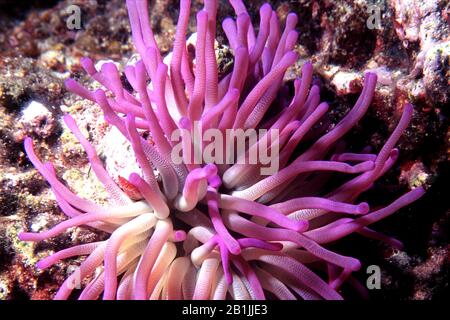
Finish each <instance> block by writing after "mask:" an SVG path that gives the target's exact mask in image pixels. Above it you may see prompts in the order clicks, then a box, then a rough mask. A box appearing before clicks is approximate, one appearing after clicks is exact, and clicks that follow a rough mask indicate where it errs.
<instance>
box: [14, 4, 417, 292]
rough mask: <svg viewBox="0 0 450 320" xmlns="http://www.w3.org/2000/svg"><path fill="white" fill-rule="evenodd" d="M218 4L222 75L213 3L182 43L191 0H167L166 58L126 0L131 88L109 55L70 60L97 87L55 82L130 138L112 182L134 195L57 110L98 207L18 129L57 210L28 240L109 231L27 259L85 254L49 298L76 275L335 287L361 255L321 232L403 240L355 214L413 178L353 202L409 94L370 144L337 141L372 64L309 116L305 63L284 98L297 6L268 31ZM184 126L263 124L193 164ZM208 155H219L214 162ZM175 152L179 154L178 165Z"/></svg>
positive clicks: (118, 285) (385, 153) (89, 288)
mask: <svg viewBox="0 0 450 320" xmlns="http://www.w3.org/2000/svg"><path fill="white" fill-rule="evenodd" d="M229 2H230V4H231V5H232V7H233V8H234V11H235V13H236V16H237V18H236V19H232V18H227V19H225V20H224V21H223V24H222V27H223V30H224V32H225V34H226V36H227V38H228V44H229V48H230V51H231V52H232V54H233V56H234V64H233V68H232V70H231V71H229V72H228V73H225V74H221V75H219V72H218V66H217V60H216V37H215V34H216V11H217V0H205V4H204V8H203V10H201V11H200V12H198V14H197V32H196V34H195V37H192V38H191V40H192V41H191V42H195V45H194V46H188V45H187V40H186V33H187V27H188V20H189V14H190V0H181V1H180V13H179V18H178V25H177V29H176V35H175V41H174V44H173V51H172V52H171V53H170V54H169V55H167V56H166V57H163V56H162V55H161V53H160V51H159V49H158V45H157V43H156V41H155V38H154V35H153V32H152V30H151V28H150V21H149V14H148V4H147V1H143V0H127V7H128V14H129V18H130V23H131V28H132V37H133V42H134V45H135V47H136V49H137V51H138V53H139V55H140V60H139V61H137V62H136V63H135V64H134V65H129V66H127V67H126V68H125V71H124V73H125V76H126V80H127V81H128V83H129V84H130V85H131V87H132V89H128V87H127V86H124V83H123V81H122V77H121V73H120V72H119V70H118V68H117V67H116V65H115V64H114V63H104V64H103V65H102V66H101V70H97V68H96V66H95V64H94V62H93V61H92V60H91V59H89V58H84V59H82V61H81V64H82V67H83V68H84V70H85V71H86V72H87V73H88V74H89V75H90V76H91V77H92V78H93V79H95V80H96V81H97V82H99V83H100V84H101V85H102V86H103V89H98V90H96V91H95V92H92V91H89V90H88V89H86V88H85V87H83V86H82V85H81V84H79V83H78V82H76V81H75V80H73V79H68V80H67V81H66V87H67V89H68V90H70V91H71V92H74V93H76V94H78V95H79V96H81V97H82V98H84V99H88V100H91V101H93V102H95V103H97V104H98V105H99V106H100V107H101V108H102V111H103V114H104V118H105V120H106V122H107V123H108V124H110V125H111V126H114V127H116V128H117V129H118V130H119V131H120V132H121V134H122V135H123V136H125V137H126V138H127V140H128V141H129V142H130V144H131V146H132V149H133V151H134V154H135V157H136V161H137V163H138V164H139V167H140V169H141V172H136V173H132V174H131V175H130V176H129V177H128V179H127V180H126V182H127V183H128V184H129V185H130V186H131V187H132V188H134V191H135V193H136V194H138V195H139V197H138V198H139V199H138V200H136V199H134V200H133V199H132V198H131V197H130V196H129V195H128V194H127V192H125V191H124V190H123V189H122V188H121V187H120V186H119V185H118V184H117V183H116V181H115V180H114V179H112V178H111V177H110V175H109V174H108V172H107V171H106V170H105V168H104V166H103V164H102V161H101V159H100V158H99V156H98V155H97V153H96V151H95V150H94V148H93V146H92V145H91V144H90V142H89V141H88V139H86V137H84V136H83V134H82V133H81V131H80V129H79V128H78V127H77V125H76V123H75V121H74V119H73V118H72V117H71V116H70V115H66V116H65V117H64V120H65V123H66V124H67V126H68V128H69V129H70V130H71V131H72V132H73V134H74V135H75V136H76V138H77V139H78V140H79V141H80V143H81V145H82V146H83V147H84V150H85V151H86V154H87V156H88V158H89V161H90V165H91V167H92V170H93V171H94V173H95V174H96V176H97V177H98V179H99V181H100V182H101V183H102V184H103V185H104V186H105V188H106V190H107V191H108V193H109V195H110V199H111V202H110V204H109V205H108V206H102V205H99V204H97V203H95V202H93V201H91V200H88V199H83V198H81V197H79V196H77V195H76V194H74V193H73V192H72V191H71V190H70V189H69V188H68V187H66V186H65V184H64V183H62V182H61V181H60V180H59V179H58V178H57V176H56V171H55V168H54V167H53V165H52V164H51V163H48V162H47V163H42V162H41V161H40V160H39V158H38V157H37V156H36V154H35V152H34V151H33V145H32V140H31V139H30V138H27V139H26V140H25V150H26V152H27V155H28V157H29V159H30V160H31V162H32V163H33V165H34V166H35V167H36V169H37V170H39V172H40V173H41V174H42V175H43V176H44V177H45V179H46V180H47V181H48V183H49V184H50V186H51V188H52V190H53V192H54V194H55V197H56V200H57V202H58V205H59V207H60V208H61V210H62V211H63V212H64V213H65V214H66V215H67V216H68V217H69V219H68V220H66V221H64V222H62V223H60V224H57V225H56V226H54V227H53V228H51V229H49V230H47V231H44V232H41V233H27V232H25V233H21V234H20V235H19V238H20V239H21V240H23V241H42V240H46V239H49V238H51V237H54V236H56V235H58V234H60V233H63V232H64V231H65V230H67V229H68V228H71V227H74V226H82V225H85V226H89V227H92V228H95V229H98V230H101V231H104V232H107V233H109V234H110V236H109V238H108V239H107V240H105V241H100V242H95V243H87V244H81V245H76V246H73V247H70V248H67V249H64V250H62V251H59V252H56V253H54V254H52V255H50V256H48V257H46V258H44V259H43V260H41V261H39V263H38V264H37V267H38V268H39V269H45V268H49V267H50V266H52V265H54V264H55V263H57V262H59V261H60V260H62V259H66V258H70V257H74V256H84V255H86V256H87V257H86V259H85V260H84V261H83V262H82V263H81V264H80V266H79V268H78V269H77V272H74V273H73V274H72V275H70V276H69V277H68V278H67V279H66V280H65V282H64V283H63V284H62V285H61V287H60V288H59V290H58V292H57V293H56V295H55V299H67V298H69V296H70V295H71V293H72V291H73V288H74V283H75V282H76V281H83V280H84V282H87V281H86V279H89V280H90V281H89V282H88V283H87V284H86V285H85V286H84V288H83V290H82V291H81V294H80V295H79V298H80V299H97V298H99V297H100V296H102V297H103V299H229V298H231V299H264V298H265V297H266V296H270V297H275V298H278V299H297V298H302V299H322V298H323V299H342V296H341V294H340V287H341V285H342V284H343V283H344V282H345V281H347V280H348V279H351V273H352V272H354V271H357V270H359V269H360V267H361V263H360V261H359V260H358V259H356V258H353V257H348V256H344V255H341V254H339V253H336V252H333V251H331V250H329V249H327V244H329V243H331V242H334V241H337V240H339V239H341V238H343V237H345V236H347V235H349V234H351V233H359V234H361V235H363V236H367V237H370V238H375V239H378V240H381V241H384V242H386V243H388V244H390V245H392V246H394V247H401V243H400V242H399V241H398V240H396V239H393V238H391V237H388V236H385V235H382V234H380V233H378V232H376V231H374V230H372V229H369V226H370V225H371V224H372V223H375V222H377V221H379V220H381V219H383V218H385V217H387V216H389V215H391V214H393V213H394V212H396V211H397V210H398V209H400V208H401V207H404V206H406V205H408V204H410V203H411V202H413V201H415V200H417V199H418V198H420V197H421V196H422V195H423V194H424V189H423V188H422V187H418V188H416V189H413V190H412V191H410V192H408V193H406V194H405V195H403V196H402V197H400V198H399V199H397V200H395V201H394V202H393V203H391V204H389V205H387V206H386V207H383V208H381V209H378V210H375V211H371V210H370V208H369V205H368V204H367V203H365V202H361V203H358V202H357V200H358V197H359V196H360V195H361V194H362V193H363V192H365V191H366V190H368V189H370V188H371V186H372V185H373V184H374V182H375V181H376V180H377V179H378V178H379V177H380V176H382V175H383V174H384V173H385V172H386V171H388V170H389V169H390V168H391V167H392V166H393V165H394V163H395V161H396V159H397V157H398V150H397V149H395V144H396V143H397V141H398V140H399V138H400V137H401V135H402V133H403V132H404V130H405V129H406V127H407V126H408V123H409V122H410V119H411V117H412V113H413V107H412V105H410V104H405V105H404V107H403V114H402V116H401V118H400V120H399V123H398V125H397V127H396V128H395V130H394V131H393V132H392V134H391V135H390V137H389V138H388V140H387V141H386V143H385V144H384V146H383V147H382V148H381V150H380V151H379V152H378V153H372V152H371V149H370V147H367V148H365V149H364V150H362V151H361V152H360V153H350V152H345V150H343V145H342V144H341V143H340V142H341V138H342V137H343V136H344V135H345V134H346V133H347V132H349V130H351V129H352V127H353V126H354V125H355V124H357V123H358V121H359V120H360V119H361V118H362V117H363V116H364V114H365V113H366V111H367V109H368V108H369V105H370V103H371V100H372V97H373V95H374V92H375V87H376V83H377V77H376V75H375V74H374V73H370V72H367V73H366V74H365V75H364V88H363V89H362V92H361V94H360V96H359V99H358V100H357V102H356V104H355V106H354V107H353V108H352V109H351V110H350V111H349V112H348V114H347V115H345V116H344V117H343V118H342V120H340V121H339V122H338V123H337V124H336V125H335V126H333V127H332V128H331V129H329V128H328V126H326V125H325V124H324V123H323V122H322V121H321V120H322V119H323V117H324V116H325V115H326V113H327V111H328V104H327V103H325V102H322V103H320V96H319V91H320V88H319V86H317V85H313V84H312V82H313V81H312V75H313V66H312V64H311V63H309V62H306V63H304V64H303V66H302V69H301V77H300V78H298V79H296V80H295V81H294V82H293V90H292V91H294V92H293V94H292V97H291V98H288V97H287V94H286V93H288V92H289V84H288V83H286V82H285V81H284V75H285V73H286V71H287V69H288V68H290V67H291V66H293V65H294V64H295V63H296V61H297V54H296V53H295V52H294V46H295V44H296V42H297V37H298V33H297V31H295V27H296V24H297V16H296V15H295V14H292V13H291V14H289V15H288V16H287V18H286V23H285V27H284V30H281V29H280V24H279V21H278V17H277V14H276V13H275V11H274V10H273V9H272V8H271V6H270V5H269V4H264V5H263V6H262V7H261V9H260V12H259V13H260V22H259V28H258V30H259V31H258V32H257V33H256V32H255V29H254V27H253V26H252V24H251V22H250V17H249V14H248V12H247V10H246V8H245V6H244V4H243V2H242V0H230V1H229ZM188 47H189V48H194V49H193V50H195V54H194V55H193V54H192V53H193V52H192V51H193V50H188ZM198 127H200V129H201V130H200V131H205V130H208V129H214V130H215V131H214V132H216V133H219V134H222V135H223V136H224V135H226V134H227V133H229V132H236V131H238V132H244V133H245V132H246V130H255V131H256V132H262V133H263V134H262V135H260V136H257V137H256V138H255V139H252V137H250V136H246V138H245V141H244V142H245V143H244V147H243V150H237V149H238V146H237V144H235V143H231V145H230V144H228V145H226V146H222V148H218V147H217V146H216V148H215V149H214V152H213V151H211V150H210V151H211V152H210V153H209V154H210V159H209V160H208V159H205V158H204V157H202V158H200V161H196V160H199V159H197V158H196V157H195V155H197V154H200V155H203V154H204V152H205V151H206V150H208V148H209V149H211V146H212V145H213V141H212V140H209V141H200V142H199V141H197V140H196V138H195V132H194V131H195V130H196V129H195V128H198ZM239 130H240V131H239ZM175 133H178V138H179V140H178V142H177V141H174V139H173V137H174V134H175ZM253 138H254V137H253ZM175 149H176V150H177V152H174V150H175ZM261 150H262V151H265V152H267V153H272V155H275V157H274V158H272V160H273V159H275V160H276V161H277V166H276V167H277V168H276V169H278V170H275V171H274V172H269V173H267V171H266V172H265V171H264V170H263V169H267V168H265V165H266V164H267V163H264V162H263V161H261V160H260V159H259V160H258V161H256V162H253V163H252V162H251V155H252V154H257V152H256V151H261ZM221 151H232V153H231V154H232V155H231V156H229V155H227V159H226V160H227V161H219V160H218V159H219V158H218V155H219V154H220V153H221ZM177 154H178V155H181V160H182V161H176V160H177V159H176V157H175V156H176V155H177ZM194 158H195V159H194ZM178 160H179V159H178ZM222 160H224V159H223V158H222ZM343 174H348V175H351V176H350V177H347V176H346V175H343ZM336 175H339V179H335V177H336ZM346 177H347V178H346ZM337 182H339V183H340V185H337Z"/></svg>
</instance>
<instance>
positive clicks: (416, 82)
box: [0, 0, 450, 300]
mask: <svg viewBox="0 0 450 320" xmlns="http://www.w3.org/2000/svg"><path fill="white" fill-rule="evenodd" d="M262 2H263V1H261V0H257V1H249V3H250V4H249V5H248V9H249V12H250V14H251V15H252V17H253V18H254V19H255V20H254V21H257V20H258V19H257V17H258V8H259V6H260V4H261V3H262ZM151 3H152V4H153V9H152V19H151V22H152V26H153V29H154V30H155V33H156V38H157V41H158V43H159V45H160V48H161V49H162V51H163V52H169V51H170V50H171V43H172V40H173V38H174V34H175V29H174V28H175V25H176V20H177V15H178V1H171V0H155V1H151ZM270 3H271V4H272V6H273V7H274V8H276V9H277V12H278V13H279V16H280V18H281V19H284V18H285V17H286V15H287V13H288V12H290V11H294V12H296V13H297V14H298V15H299V26H298V30H299V31H300V38H299V44H298V46H297V51H298V52H299V54H300V57H301V59H300V62H299V63H298V67H300V66H301V64H302V61H304V60H306V59H308V60H311V61H312V62H313V64H314V68H315V77H316V79H315V81H316V82H317V83H320V84H321V85H322V98H323V99H325V100H326V101H329V102H330V104H331V110H332V112H331V116H330V123H335V122H336V121H337V120H338V119H339V118H341V117H342V116H343V115H344V114H345V113H346V112H347V111H348V110H349V108H350V107H351V106H352V104H353V103H354V102H355V100H356V98H357V94H358V92H359V90H360V88H361V84H362V76H363V72H364V71H365V70H369V69H370V70H373V71H375V72H377V74H378V76H379V79H380V81H379V84H378V87H377V91H376V94H375V98H374V101H373V103H372V105H371V108H370V111H369V112H368V114H367V116H366V117H365V118H364V119H363V120H362V121H361V124H360V125H359V126H358V127H357V128H355V129H354V130H353V131H352V133H351V134H350V135H349V137H348V145H349V146H350V147H352V148H355V149H359V148H361V147H364V146H365V145H367V144H370V145H372V146H373V147H374V148H375V149H377V148H378V147H379V146H380V145H381V143H382V142H383V141H384V140H385V138H386V137H387V135H388V133H389V132H390V131H391V130H392V128H393V126H394V125H395V123H396V121H394V120H395V119H396V118H397V117H398V115H399V114H400V112H401V110H400V109H401V107H402V105H403V103H404V102H405V101H406V100H409V101H411V102H412V103H413V104H414V106H415V110H416V112H415V118H414V120H413V123H412V125H411V126H410V128H409V129H408V130H407V132H406V134H405V136H404V138H402V140H401V144H400V152H401V158H400V159H399V162H398V165H397V166H396V167H395V169H393V170H391V172H390V173H389V174H388V175H386V176H385V177H384V178H383V179H381V180H380V181H379V182H378V183H377V184H376V186H375V187H374V188H373V190H371V191H370V192H369V193H368V195H367V197H368V198H370V199H371V203H374V204H383V203H387V202H389V201H391V200H392V199H394V198H395V197H397V196H398V195H400V194H401V193H402V192H403V191H405V190H406V188H407V187H408V185H410V186H411V185H417V184H422V183H426V184H427V185H430V188H429V190H428V193H427V195H426V196H425V197H424V199H422V200H420V201H419V202H417V203H415V204H413V205H412V206H409V207H408V208H405V209H403V210H401V211H400V212H398V213H397V214H395V215H394V216H393V217H391V218H389V219H387V220H386V221H383V222H381V223H378V224H377V225H376V226H375V228H376V229H377V230H383V231H384V232H386V233H388V234H390V235H394V236H395V237H397V238H399V239H401V240H402V241H404V243H405V249H404V251H401V252H398V251H393V250H392V249H391V248H388V247H386V246H384V245H382V244H380V243H378V242H376V241H370V240H367V239H362V238H360V237H357V236H350V237H348V238H347V239H346V240H345V241H343V242H340V243H338V244H336V250H338V251H339V252H342V253H344V254H349V255H353V256H356V257H358V258H360V259H361V261H362V262H363V269H362V270H361V271H360V272H359V273H357V274H356V277H357V278H359V280H361V281H362V282H363V283H364V282H365V279H366V278H367V274H366V272H365V269H364V268H366V267H367V266H369V265H379V266H380V268H381V270H382V289H381V290H373V291H371V292H370V298H372V299H388V300H397V299H444V293H445V292H446V291H448V267H449V253H448V246H449V245H448V243H449V241H448V240H449V239H448V230H450V229H449V211H448V210H449V209H448V208H449V206H448V199H447V198H448V194H446V192H445V191H446V190H448V186H447V185H446V184H447V183H448V178H449V165H448V164H449V163H448V158H449V148H448V147H449V145H448V142H449V138H450V135H449V132H448V116H449V113H450V112H449V105H450V104H449V101H448V100H449V97H450V95H449V90H450V89H449V88H450V86H449V78H450V69H449V55H450V42H449V40H450V38H449V25H450V16H449V6H448V4H447V6H446V2H445V1H438V0H429V1H419V0H407V1H400V0H359V1H350V0H337V1H329V0H324V1H315V0H291V1H282V0H272V1H270ZM71 4H75V5H79V6H80V8H81V12H82V26H81V29H80V30H69V29H68V28H67V25H66V21H67V18H68V13H67V8H68V7H69V5H71ZM201 6H202V1H199V0H195V1H193V7H194V8H195V9H198V8H201ZM193 13H194V11H193ZM219 14H220V17H219V21H221V20H222V19H223V17H225V16H227V15H232V10H231V9H230V7H229V6H228V5H227V4H226V1H221V4H220V7H219ZM192 17H194V14H193V15H192ZM376 18H379V20H378V21H377V20H373V19H376ZM368 22H370V26H371V27H369V26H368ZM194 28H195V24H194V23H193V20H192V21H191V23H190V30H191V31H193V30H194ZM224 39H225V38H224V35H223V33H222V32H221V29H220V27H219V35H218V40H219V43H221V44H225V45H226V42H225V40H224ZM221 48H222V49H223V50H221V53H222V54H221V61H220V63H219V66H220V68H221V70H226V69H227V68H229V66H230V61H229V58H227V57H228V56H229V55H227V52H226V47H221ZM132 54H133V47H132V45H131V39H130V27H129V24H128V19H127V12H126V9H125V6H124V1H122V0H111V1H106V0H88V1H81V0H80V1H68V0H63V1H56V0H53V1H38V0H30V1H27V2H20V1H19V2H18V3H17V2H16V1H11V0H0V299H48V298H51V296H52V294H53V293H54V292H55V289H56V288H57V287H58V286H59V285H60V284H61V282H62V281H63V279H64V278H65V276H66V274H67V273H68V272H70V266H71V265H76V264H78V263H79V261H80V259H81V258H79V259H73V260H69V261H66V262H64V263H59V264H57V265H56V266H55V267H53V268H51V269H49V270H48V271H44V272H42V271H37V270H36V269H35V268H34V263H35V262H36V261H37V260H39V258H41V257H44V256H46V255H48V254H49V253H51V252H54V251H57V250H59V249H62V248H65V247H67V246H69V245H70V244H74V243H75V244H76V243H84V242H88V241H97V240H98V239H102V237H104V235H102V234H100V233H96V232H93V231H91V230H89V229H87V228H72V229H70V230H69V231H68V232H66V233H64V234H63V235H61V236H59V237H57V238H54V239H52V240H50V241H46V242H42V243H39V244H31V243H24V242H20V241H18V239H17V233H18V232H19V231H21V230H23V229H32V230H33V231H39V230H42V229H46V228H48V227H50V226H52V225H54V224H55V223H57V222H59V221H62V220H63V219H64V216H63V214H62V213H61V212H60V211H59V209H58V207H57V205H56V202H55V199H54V196H53V195H52V193H51V190H49V188H48V185H47V184H46V183H45V182H44V180H43V178H42V177H41V176H40V175H39V174H38V173H37V171H36V170H35V169H34V168H33V167H32V166H31V164H30V162H29V161H28V160H27V158H26V156H25V154H24V151H23V147H22V141H23V139H24V137H25V136H26V135H29V136H31V137H33V139H34V141H35V145H36V151H37V153H38V154H39V155H40V157H42V158H43V159H46V160H51V161H53V162H54V163H55V165H56V168H57V173H58V175H59V176H60V177H63V178H64V179H65V181H67V183H68V185H69V186H70V187H71V188H72V189H74V190H75V191H76V192H77V193H79V194H80V195H81V196H86V197H91V198H92V197H93V196H94V197H95V200H96V201H100V202H102V201H106V195H105V192H104V191H103V190H102V188H101V186H100V185H99V184H98V182H96V180H95V178H94V177H93V174H92V173H91V171H90V168H89V167H88V165H87V162H86V160H85V155H84V152H83V150H82V148H81V146H80V145H79V144H78V143H77V142H76V140H75V139H74V137H73V136H72V135H71V134H70V132H69V131H68V130H67V128H66V127H65V126H64V124H63V122H62V120H61V115H62V114H63V113H66V112H68V113H71V114H72V115H73V116H74V117H75V118H76V120H77V122H78V123H79V125H80V127H81V128H82V130H84V132H85V133H86V134H89V137H90V139H91V141H93V143H94V145H95V146H96V148H97V149H98V150H99V152H100V155H101V156H107V154H108V153H107V152H105V150H108V141H107V140H106V139H103V138H104V137H105V135H107V134H108V132H109V128H108V127H107V125H106V124H105V122H104V120H103V118H102V116H101V114H100V110H99V108H98V107H97V106H95V105H93V104H90V103H87V102H86V101H81V100H80V99H79V98H77V97H75V96H74V95H71V94H69V93H68V92H66V91H65V89H64V88H63V85H62V83H63V80H64V79H66V78H67V77H69V76H72V77H75V78H78V79H80V80H81V81H84V82H85V83H87V84H89V85H90V86H95V84H94V83H91V82H90V80H89V79H88V78H87V77H86V76H85V75H84V74H83V72H81V68H80V66H79V59H80V57H82V56H84V55H88V56H90V57H91V58H93V59H94V60H105V59H111V60H113V61H114V62H116V63H118V64H120V65H121V66H124V65H125V64H126V62H127V61H128V60H129V59H130V58H131V57H132ZM227 59H228V60H227ZM296 74H297V68H293V69H292V70H290V72H289V73H288V75H287V79H292V78H294V77H295V75H296ZM30 103H34V104H39V106H40V107H39V108H40V109H39V110H41V112H40V113H39V114H31V115H30V114H29V113H27V106H29V105H30ZM344 290H345V288H344ZM349 296H350V297H352V294H351V293H349ZM354 298H355V299H359V297H354Z"/></svg>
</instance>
